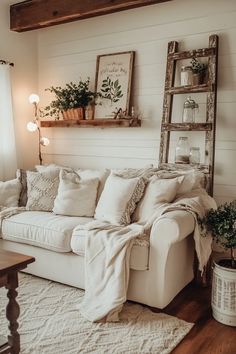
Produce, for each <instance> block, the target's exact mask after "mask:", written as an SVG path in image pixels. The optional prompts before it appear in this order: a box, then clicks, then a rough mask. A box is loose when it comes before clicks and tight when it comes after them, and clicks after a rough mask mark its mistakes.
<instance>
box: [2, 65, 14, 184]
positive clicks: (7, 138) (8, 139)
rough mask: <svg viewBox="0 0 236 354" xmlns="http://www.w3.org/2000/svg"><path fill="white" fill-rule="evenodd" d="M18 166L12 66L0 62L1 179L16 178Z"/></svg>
mask: <svg viewBox="0 0 236 354" xmlns="http://www.w3.org/2000/svg"><path fill="white" fill-rule="evenodd" d="M16 168H17V159H16V144H15V133H14V121H13V110H12V97H11V79H10V66H9V65H8V64H0V181H5V180H8V179H11V178H14V177H15V173H16Z"/></svg>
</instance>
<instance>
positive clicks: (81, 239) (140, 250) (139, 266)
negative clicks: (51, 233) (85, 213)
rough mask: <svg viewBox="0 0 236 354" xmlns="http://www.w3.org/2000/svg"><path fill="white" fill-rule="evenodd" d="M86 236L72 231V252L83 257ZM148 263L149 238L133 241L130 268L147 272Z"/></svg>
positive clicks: (143, 237)
mask: <svg viewBox="0 0 236 354" xmlns="http://www.w3.org/2000/svg"><path fill="white" fill-rule="evenodd" d="M85 240H86V235H85V234H83V230H76V229H75V230H74V231H73V233H72V237H71V248H72V252H74V253H76V254H78V255H79V256H83V257H84V254H85ZM148 261H149V237H148V236H146V235H144V236H142V237H138V238H136V239H135V241H134V244H133V247H132V249H131V254H130V268H131V269H134V270H147V269H148Z"/></svg>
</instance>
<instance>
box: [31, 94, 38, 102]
mask: <svg viewBox="0 0 236 354" xmlns="http://www.w3.org/2000/svg"><path fill="white" fill-rule="evenodd" d="M29 102H30V103H36V104H37V103H39V96H38V95H36V93H32V94H31V95H30V96H29Z"/></svg>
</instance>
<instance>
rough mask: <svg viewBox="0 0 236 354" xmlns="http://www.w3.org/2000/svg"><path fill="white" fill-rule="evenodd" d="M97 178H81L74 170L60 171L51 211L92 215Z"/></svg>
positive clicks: (73, 214) (75, 214)
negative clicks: (56, 192)
mask: <svg viewBox="0 0 236 354" xmlns="http://www.w3.org/2000/svg"><path fill="white" fill-rule="evenodd" d="M98 183H99V179H98V178H93V179H81V178H80V177H79V175H78V174H77V173H76V172H69V171H66V170H61V171H60V183H59V188H58V194H57V197H56V199H55V202H54V207H53V212H54V213H55V214H60V215H69V216H89V217H91V216H94V211H95V207H96V198H97V190H98Z"/></svg>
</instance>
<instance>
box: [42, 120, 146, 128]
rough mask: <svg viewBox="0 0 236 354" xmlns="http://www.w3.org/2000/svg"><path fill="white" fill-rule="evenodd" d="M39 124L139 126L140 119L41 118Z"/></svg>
mask: <svg viewBox="0 0 236 354" xmlns="http://www.w3.org/2000/svg"><path fill="white" fill-rule="evenodd" d="M40 126H41V127H42V128H72V127H81V128H86V127H101V128H106V127H113V128H115V127H140V126H141V120H140V119H135V118H130V119H113V118H107V119H87V120H86V119H81V120H76V119H73V120H41V121H40Z"/></svg>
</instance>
